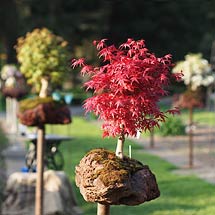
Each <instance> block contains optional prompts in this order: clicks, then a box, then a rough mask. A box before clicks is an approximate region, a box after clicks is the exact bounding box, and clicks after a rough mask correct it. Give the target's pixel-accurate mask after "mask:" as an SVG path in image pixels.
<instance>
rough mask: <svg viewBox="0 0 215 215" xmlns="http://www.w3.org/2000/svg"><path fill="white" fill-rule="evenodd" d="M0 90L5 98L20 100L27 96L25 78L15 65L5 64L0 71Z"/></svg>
mask: <svg viewBox="0 0 215 215" xmlns="http://www.w3.org/2000/svg"><path fill="white" fill-rule="evenodd" d="M1 80H2V83H1V88H2V93H3V95H4V96H5V97H10V98H15V99H20V98H21V97H23V96H24V95H26V94H27V92H28V89H27V85H26V83H25V78H24V77H23V75H22V73H21V72H20V71H19V70H18V68H17V66H16V65H13V64H6V65H4V66H3V67H2V70H1Z"/></svg>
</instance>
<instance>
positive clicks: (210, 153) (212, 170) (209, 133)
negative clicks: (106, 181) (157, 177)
mask: <svg viewBox="0 0 215 215" xmlns="http://www.w3.org/2000/svg"><path fill="white" fill-rule="evenodd" d="M134 140H135V142H137V143H139V144H141V145H143V146H144V150H145V151H146V152H148V153H150V154H153V155H156V156H159V157H161V158H163V159H165V160H167V161H169V162H170V163H173V164H174V165H176V166H177V167H179V168H178V169H177V170H174V173H176V174H183V175H185V174H186V175H188V174H191V175H196V176H198V177H199V178H202V179H204V180H206V181H208V182H210V183H214V184H215V128H214V127H213V128H212V127H208V126H205V125H197V126H196V129H195V130H194V137H193V145H194V160H193V164H194V165H193V166H194V167H193V168H192V169H191V168H189V167H188V164H189V149H188V144H189V143H188V136H168V137H158V136H155V137H154V148H151V147H150V138H145V137H141V138H140V139H134Z"/></svg>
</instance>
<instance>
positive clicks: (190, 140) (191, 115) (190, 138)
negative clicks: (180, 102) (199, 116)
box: [189, 107, 193, 168]
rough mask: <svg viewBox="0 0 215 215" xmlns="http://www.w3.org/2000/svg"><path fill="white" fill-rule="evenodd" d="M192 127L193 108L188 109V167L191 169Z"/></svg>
mask: <svg viewBox="0 0 215 215" xmlns="http://www.w3.org/2000/svg"><path fill="white" fill-rule="evenodd" d="M192 125H193V108H192V107H191V108H189V126H190V129H189V167H190V168H192V167H193V131H192Z"/></svg>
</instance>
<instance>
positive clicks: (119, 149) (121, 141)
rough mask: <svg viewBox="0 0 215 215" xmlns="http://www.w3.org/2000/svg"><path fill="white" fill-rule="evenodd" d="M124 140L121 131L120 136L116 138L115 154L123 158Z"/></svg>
mask: <svg viewBox="0 0 215 215" xmlns="http://www.w3.org/2000/svg"><path fill="white" fill-rule="evenodd" d="M124 142H125V136H124V134H123V133H122V134H121V136H120V137H119V138H118V141H117V146H116V152H115V153H116V156H117V157H119V158H121V159H123V147H124Z"/></svg>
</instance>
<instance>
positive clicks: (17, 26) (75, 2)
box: [0, 0, 215, 64]
mask: <svg viewBox="0 0 215 215" xmlns="http://www.w3.org/2000/svg"><path fill="white" fill-rule="evenodd" d="M214 8H215V1H214V0H204V1H203V0H180V1H179V0H178V1H177V0H176V1H171V0H90V1H89V0H43V1H40V0H1V3H0V17H1V18H0V26H1V31H0V54H1V55H0V56H1V64H2V63H4V61H6V63H16V53H15V50H14V48H13V46H14V45H15V44H16V40H17V38H18V37H19V36H23V35H25V34H26V32H28V31H32V30H33V29H34V28H37V27H47V28H48V29H50V30H51V31H53V32H54V33H55V34H57V35H60V36H62V37H63V38H64V39H66V40H67V41H68V42H69V44H70V49H71V57H72V56H73V57H74V56H77V57H80V56H85V57H87V58H88V59H89V60H93V58H94V55H93V53H94V47H92V45H91V44H92V41H93V40H94V39H101V38H109V39H110V41H111V42H114V43H115V44H117V43H120V42H123V41H125V40H127V38H128V37H132V38H134V39H140V38H143V39H145V40H146V46H147V47H148V48H149V49H150V50H151V51H152V52H154V53H156V54H157V55H158V56H159V55H164V54H167V53H171V54H172V55H173V59H174V60H175V61H177V60H180V59H182V58H183V57H184V55H185V54H187V53H188V52H201V53H203V56H204V57H205V58H207V59H208V60H209V59H210V54H211V46H212V42H213V40H214V38H215V9H214Z"/></svg>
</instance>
